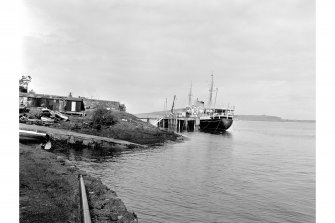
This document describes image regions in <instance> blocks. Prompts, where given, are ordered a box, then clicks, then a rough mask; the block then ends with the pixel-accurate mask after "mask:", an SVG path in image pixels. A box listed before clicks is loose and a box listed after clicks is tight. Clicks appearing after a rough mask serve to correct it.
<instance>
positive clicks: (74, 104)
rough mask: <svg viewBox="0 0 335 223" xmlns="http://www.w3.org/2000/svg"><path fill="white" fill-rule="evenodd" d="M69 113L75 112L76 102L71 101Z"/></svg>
mask: <svg viewBox="0 0 335 223" xmlns="http://www.w3.org/2000/svg"><path fill="white" fill-rule="evenodd" d="M71 111H76V102H75V101H72V103H71Z"/></svg>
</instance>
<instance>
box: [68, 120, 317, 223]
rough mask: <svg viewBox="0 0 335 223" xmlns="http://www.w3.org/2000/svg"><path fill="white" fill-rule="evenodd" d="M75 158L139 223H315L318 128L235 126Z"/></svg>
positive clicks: (271, 124) (303, 125) (76, 153)
mask: <svg viewBox="0 0 335 223" xmlns="http://www.w3.org/2000/svg"><path fill="white" fill-rule="evenodd" d="M183 134H184V135H186V136H187V137H188V140H186V141H185V142H183V143H176V144H167V145H164V146H161V147H156V148H150V149H146V150H137V151H131V152H126V153H121V154H116V155H113V156H112V155H109V156H106V157H104V158H103V157H101V156H99V154H94V153H92V152H90V151H89V150H83V151H71V153H70V155H69V158H70V159H72V160H76V162H77V165H78V166H79V167H80V168H81V169H83V170H85V171H87V172H88V173H90V174H91V175H93V176H95V177H99V178H100V179H101V180H102V181H103V183H104V184H106V185H107V186H109V187H110V188H111V189H112V190H115V191H116V192H117V194H118V195H119V197H120V198H121V199H122V200H123V201H124V203H125V204H126V206H127V208H128V210H131V211H134V212H136V213H137V215H138V217H139V221H140V222H169V223H171V222H175V223H181V222H206V223H207V222H239V223H241V222H301V223H306V222H315V124H314V123H293V122H290V123H281V122H249V121H235V122H234V124H233V126H232V127H231V129H230V130H229V132H227V133H226V134H223V135H213V134H208V133H201V132H193V133H183Z"/></svg>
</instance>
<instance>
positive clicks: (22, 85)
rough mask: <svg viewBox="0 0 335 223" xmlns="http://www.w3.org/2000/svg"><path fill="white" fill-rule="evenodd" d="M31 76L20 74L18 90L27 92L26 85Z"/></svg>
mask: <svg viewBox="0 0 335 223" xmlns="http://www.w3.org/2000/svg"><path fill="white" fill-rule="evenodd" d="M31 79H32V78H31V77H30V76H29V75H28V76H24V75H22V77H21V79H20V80H19V90H20V92H25V93H27V92H28V85H29V83H30V82H31Z"/></svg>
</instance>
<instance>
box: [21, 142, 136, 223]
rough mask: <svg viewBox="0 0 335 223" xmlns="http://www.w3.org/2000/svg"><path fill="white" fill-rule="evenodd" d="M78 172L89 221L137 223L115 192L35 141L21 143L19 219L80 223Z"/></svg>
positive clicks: (25, 220)
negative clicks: (85, 196) (83, 184)
mask: <svg viewBox="0 0 335 223" xmlns="http://www.w3.org/2000/svg"><path fill="white" fill-rule="evenodd" d="M79 174H82V175H83V177H84V181H85V185H86V190H87V195H88V202H89V207H90V213H91V219H92V222H105V223H107V222H119V223H121V222H122V223H127V222H129V223H131V222H137V216H136V214H135V213H133V212H129V211H128V210H127V209H126V207H125V205H124V203H123V202H122V201H121V199H120V198H118V196H117V195H116V193H115V192H114V191H112V190H110V189H108V188H107V187H106V186H105V185H103V184H102V183H101V181H100V180H97V179H95V178H92V177H90V176H89V175H87V174H86V173H85V172H82V171H80V170H79V169H78V168H76V166H75V165H73V164H72V163H71V162H69V161H68V160H66V159H64V158H63V157H62V156H57V155H55V154H53V153H51V152H47V151H44V150H42V149H40V147H39V145H38V144H31V145H24V144H20V222H62V223H63V222H81V221H80V218H81V214H80V197H79V181H78V175H79Z"/></svg>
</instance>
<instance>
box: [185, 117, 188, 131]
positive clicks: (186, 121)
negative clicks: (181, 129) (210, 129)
mask: <svg viewBox="0 0 335 223" xmlns="http://www.w3.org/2000/svg"><path fill="white" fill-rule="evenodd" d="M185 123H186V126H185V127H186V132H188V129H187V126H188V118H186V120H185Z"/></svg>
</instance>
